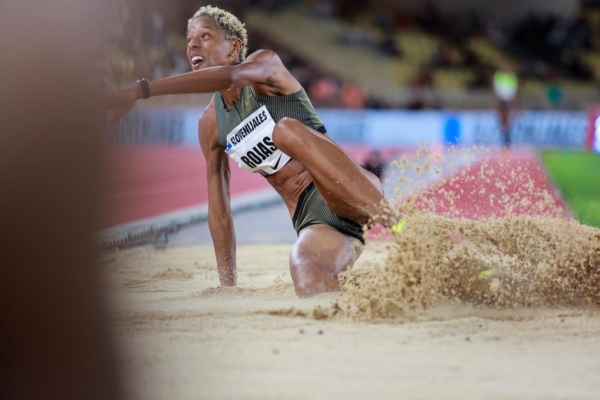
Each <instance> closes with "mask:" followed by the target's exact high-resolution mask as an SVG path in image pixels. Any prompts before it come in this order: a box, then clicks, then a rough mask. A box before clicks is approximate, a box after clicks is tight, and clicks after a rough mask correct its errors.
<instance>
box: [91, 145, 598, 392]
mask: <svg viewBox="0 0 600 400" xmlns="http://www.w3.org/2000/svg"><path fill="white" fill-rule="evenodd" d="M423 155H424V157H421V158H420V159H419V158H417V160H416V162H415V161H414V160H413V161H411V162H405V161H402V160H401V161H399V162H398V163H396V164H397V166H398V169H399V174H400V176H399V178H398V183H399V185H400V191H399V192H400V194H402V193H415V195H414V196H413V197H412V198H407V197H404V198H403V200H402V203H401V205H400V207H401V209H402V210H403V212H404V213H405V215H406V216H407V222H406V226H405V229H404V231H403V232H402V233H401V235H400V236H399V237H396V238H394V239H393V240H387V241H385V240H383V241H372V242H371V243H369V245H368V246H367V247H366V249H365V251H364V253H363V255H362V256H361V258H360V259H359V261H358V262H357V264H356V266H355V268H354V269H353V270H352V271H350V272H348V273H346V274H344V276H343V278H342V280H343V286H344V289H345V291H344V292H342V293H337V294H325V295H320V296H316V297H314V298H311V299H307V300H300V299H298V298H297V297H296V296H295V294H294V289H293V286H292V283H291V279H290V275H289V272H288V254H289V250H290V248H291V245H290V244H284V245H251V246H250V245H248V246H239V247H238V254H237V259H238V284H239V286H238V287H236V288H219V287H218V278H217V273H216V262H215V259H214V254H213V249H212V246H211V245H204V246H195V247H173V248H170V247H167V248H166V249H163V250H155V249H153V248H150V247H148V248H140V249H133V250H128V251H121V252H116V253H111V254H105V255H104V256H103V261H102V262H103V266H104V270H105V272H106V284H105V286H106V291H107V293H108V295H109V297H110V299H111V300H112V309H113V311H112V315H113V325H114V327H115V330H116V331H117V333H118V334H119V343H120V346H121V348H122V352H121V354H120V358H121V364H120V365H121V369H122V371H123V372H124V373H125V374H126V375H127V376H129V380H128V382H127V387H126V388H127V391H128V393H130V394H131V398H134V399H167V398H168V399H337V398H340V399H363V398H378V399H397V398H409V399H429V398H460V399H481V398H486V399H496V398H498V399H500V398H502V399H511V398H514V399H522V398H538V399H549V398H565V399H566V398H568V399H575V398H577V399H597V398H598V397H599V395H598V393H600V379H598V377H599V376H600V230H598V229H596V228H591V227H587V226H583V225H580V224H579V223H577V222H576V221H574V220H572V219H570V218H569V213H568V210H566V209H565V208H564V207H563V203H561V200H560V198H559V196H557V194H556V193H553V192H552V188H551V184H550V183H549V182H548V180H547V179H546V177H545V175H544V173H543V171H542V170H541V169H540V167H539V166H538V164H537V162H536V160H535V154H534V153H532V152H525V153H522V154H520V155H519V156H518V157H508V158H498V157H494V155H492V156H491V157H490V156H489V154H487V155H486V154H484V157H479V156H478V155H477V154H475V156H474V157H471V156H472V155H473V152H468V153H467V155H469V157H471V159H472V161H470V162H471V164H469V163H467V164H468V165H467V167H466V168H464V169H458V168H457V171H456V173H454V174H446V175H444V176H443V179H437V180H436V179H433V180H432V181H433V182H437V183H436V184H435V185H433V186H431V185H420V184H419V182H420V181H421V180H423V179H425V178H427V176H426V175H427V174H430V175H435V174H439V175H442V174H440V171H441V170H440V168H441V164H440V163H441V160H438V159H433V161H432V158H431V154H430V153H428V152H425V153H424V154H423ZM403 160H404V159H403ZM430 163H431V165H430ZM436 163H437V164H436ZM463 166H464V163H463ZM461 168H462V167H461ZM409 173H412V177H410V175H408V176H409V177H410V179H407V178H406V176H407V174H409ZM407 183H408V184H409V185H412V186H413V187H412V188H410V189H409V190H406V189H403V185H406V184H407ZM414 183H416V185H415V184H414ZM415 186H416V188H415ZM463 217H469V218H470V219H464V218H463ZM371 232H372V234H371V236H370V237H371V238H373V237H376V236H378V235H379V234H377V233H375V234H373V231H371ZM380 233H381V231H380ZM383 234H384V235H385V233H383ZM484 270H485V271H491V272H490V273H489V274H486V276H485V277H479V272H481V271H484Z"/></svg>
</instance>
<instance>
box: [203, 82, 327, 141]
mask: <svg viewBox="0 0 600 400" xmlns="http://www.w3.org/2000/svg"><path fill="white" fill-rule="evenodd" d="M214 103H215V113H216V116H217V131H218V135H219V144H220V145H221V146H223V147H227V135H228V134H229V133H230V132H231V131H232V130H233V129H235V127H236V126H238V125H239V124H240V123H241V122H242V121H243V120H245V119H246V118H248V117H249V116H250V115H251V114H252V113H253V112H255V111H256V110H258V109H259V108H261V107H262V106H266V107H267V110H269V113H270V114H271V116H272V117H273V120H274V121H275V122H277V121H279V120H280V119H282V118H285V117H288V118H293V119H296V120H298V121H300V122H302V123H303V124H304V125H306V126H308V127H309V128H312V129H314V130H316V131H319V132H321V133H325V132H326V131H325V127H324V126H323V122H321V119H320V118H319V115H318V114H317V112H316V111H315V109H314V108H313V106H312V104H311V102H310V99H309V98H308V95H307V94H306V92H305V91H304V89H300V90H299V91H297V92H296V93H292V94H288V95H285V96H265V95H262V94H259V93H256V92H255V91H254V89H253V88H252V86H244V87H243V88H242V94H241V96H240V99H239V100H238V101H237V102H236V103H235V104H234V106H233V107H232V108H230V109H226V108H225V104H224V103H223V97H222V96H221V94H220V93H219V92H217V93H215V97H214Z"/></svg>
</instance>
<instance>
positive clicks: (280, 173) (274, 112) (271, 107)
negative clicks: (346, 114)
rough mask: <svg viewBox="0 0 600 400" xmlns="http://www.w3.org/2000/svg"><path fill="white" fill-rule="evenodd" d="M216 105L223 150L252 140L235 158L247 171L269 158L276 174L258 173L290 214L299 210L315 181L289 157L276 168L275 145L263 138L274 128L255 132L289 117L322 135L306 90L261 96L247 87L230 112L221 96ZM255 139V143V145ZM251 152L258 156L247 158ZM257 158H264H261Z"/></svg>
mask: <svg viewBox="0 0 600 400" xmlns="http://www.w3.org/2000/svg"><path fill="white" fill-rule="evenodd" d="M213 104H214V110H215V117H216V123H217V132H216V133H217V137H218V141H219V145H220V146H222V147H223V150H224V151H225V150H227V148H228V147H229V148H230V151H232V150H236V149H235V148H233V147H238V146H243V145H244V144H243V143H239V142H240V140H244V139H246V140H250V144H248V145H247V146H246V148H245V149H244V151H242V152H241V154H238V157H237V159H236V157H232V158H233V159H234V161H236V162H237V163H238V165H240V167H242V168H243V169H247V170H250V169H249V168H248V165H245V164H246V162H247V161H250V165H253V164H252V163H253V161H262V159H265V160H264V161H265V162H269V161H270V160H272V161H271V162H270V165H271V167H273V166H277V169H276V171H275V172H276V173H274V172H273V170H272V169H270V168H265V170H266V171H268V172H269V173H266V172H265V171H258V172H261V173H262V174H263V175H265V176H266V177H267V180H268V181H269V183H270V184H271V185H272V186H273V188H274V189H275V190H276V191H277V192H278V193H279V194H280V195H281V197H282V198H283V200H284V202H285V203H286V205H287V208H288V210H289V212H290V215H292V214H293V212H294V210H295V208H296V204H297V200H298V197H299V196H300V194H301V193H302V192H303V191H304V189H305V188H306V187H307V186H308V185H309V184H310V182H311V181H312V179H311V177H310V175H309V174H308V172H307V171H306V169H305V168H304V167H303V166H302V165H301V164H300V163H298V162H297V161H294V160H289V158H287V159H286V160H284V161H285V163H284V164H283V165H276V162H277V154H273V155H271V154H269V150H271V149H272V147H271V145H272V143H270V142H269V140H268V139H266V138H262V136H264V135H262V132H264V131H265V130H268V129H269V128H270V127H266V126H265V129H264V130H263V131H260V132H258V133H255V131H258V130H259V129H261V128H262V126H261V125H263V124H265V125H266V124H270V119H272V121H273V122H274V123H276V122H277V121H279V120H280V119H282V118H284V117H289V118H293V119H296V120H298V121H300V122H302V123H303V124H305V125H306V126H308V127H311V128H313V129H315V130H317V131H319V132H322V133H325V128H324V126H323V123H322V122H321V120H320V118H319V116H318V115H317V113H316V111H315V110H314V108H313V106H312V104H311V103H310V100H309V99H308V96H307V94H306V92H305V91H304V89H301V90H299V91H297V92H296V93H292V94H288V95H284V96H269V95H263V94H260V93H257V92H256V91H255V90H254V88H253V87H252V86H246V87H244V88H242V90H241V95H240V99H239V100H238V101H237V102H236V103H235V104H234V106H233V107H231V108H230V109H227V108H226V107H225V103H224V101H223V98H222V96H221V94H220V93H215V96H214V98H213ZM264 111H266V114H268V117H269V119H268V120H266V119H265V117H264V114H263V112H264ZM250 117H252V118H250ZM242 122H243V123H242ZM253 134H254V136H255V138H254V139H252V138H248V137H249V136H251V135H253ZM228 136H229V141H228ZM257 138H258V139H257ZM252 140H254V141H253V142H252ZM261 148H262V149H261ZM265 148H266V149H265ZM252 149H254V150H252ZM267 149H268V150H267ZM247 151H251V152H252V153H254V155H253V154H250V155H249V156H250V157H252V159H250V160H248V158H247V157H245V156H247V155H248V153H247ZM238 153H239V152H238ZM230 156H231V154H230ZM273 156H274V158H273ZM242 157H245V161H244V160H242ZM256 157H260V159H258V158H256ZM267 158H269V159H267ZM284 158H285V157H284ZM288 160H289V161H288ZM255 164H258V163H255ZM259 167H260V165H259Z"/></svg>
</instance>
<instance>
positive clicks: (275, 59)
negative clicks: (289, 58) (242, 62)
mask: <svg viewBox="0 0 600 400" xmlns="http://www.w3.org/2000/svg"><path fill="white" fill-rule="evenodd" d="M246 61H260V62H266V63H276V64H283V63H282V62H281V58H279V55H278V54H277V53H275V52H274V51H272V50H264V49H263V50H256V51H255V52H254V53H252V54H250V55H249V56H248V57H247V58H246Z"/></svg>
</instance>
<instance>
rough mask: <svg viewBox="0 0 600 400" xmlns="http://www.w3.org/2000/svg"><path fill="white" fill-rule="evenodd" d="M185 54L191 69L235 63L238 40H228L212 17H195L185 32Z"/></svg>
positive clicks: (236, 60)
mask: <svg viewBox="0 0 600 400" xmlns="http://www.w3.org/2000/svg"><path fill="white" fill-rule="evenodd" d="M187 56H188V60H189V61H190V64H192V69H193V70H194V71H197V70H199V69H201V68H206V67H215V66H220V65H230V64H236V63H237V62H238V59H239V40H235V39H234V40H228V39H227V38H226V37H225V31H224V30H223V29H219V28H218V27H217V26H216V25H215V22H214V21H213V20H212V18H209V17H200V18H196V19H195V20H194V21H192V23H191V24H190V26H189V27H188V32H187Z"/></svg>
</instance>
